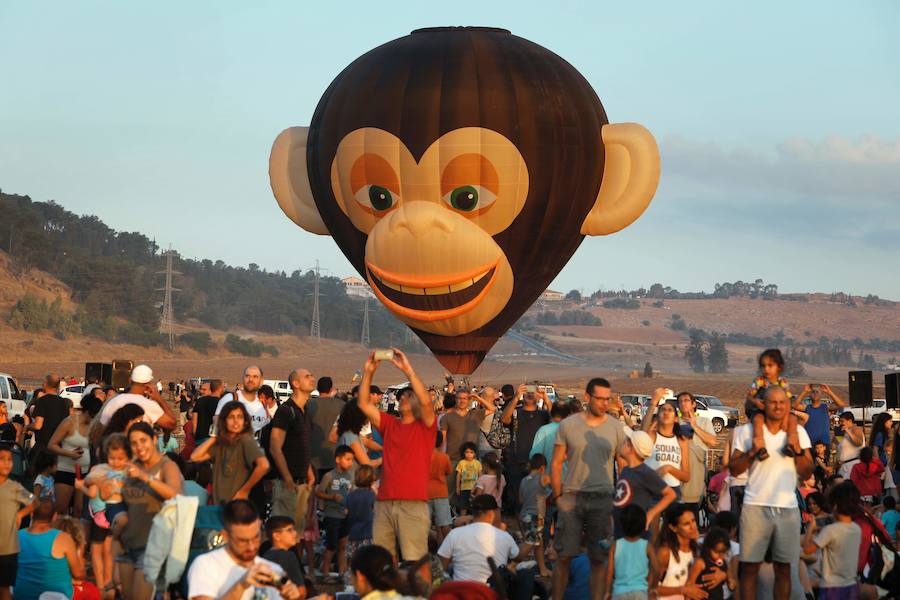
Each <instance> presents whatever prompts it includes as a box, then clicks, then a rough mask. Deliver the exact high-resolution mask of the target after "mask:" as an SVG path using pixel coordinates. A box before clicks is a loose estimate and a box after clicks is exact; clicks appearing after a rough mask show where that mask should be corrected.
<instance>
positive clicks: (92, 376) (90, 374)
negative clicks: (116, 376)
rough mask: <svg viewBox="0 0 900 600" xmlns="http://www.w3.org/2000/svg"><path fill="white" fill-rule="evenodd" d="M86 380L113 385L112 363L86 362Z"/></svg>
mask: <svg viewBox="0 0 900 600" xmlns="http://www.w3.org/2000/svg"><path fill="white" fill-rule="evenodd" d="M84 380H85V381H96V382H97V383H100V384H102V385H112V365H111V364H109V363H84Z"/></svg>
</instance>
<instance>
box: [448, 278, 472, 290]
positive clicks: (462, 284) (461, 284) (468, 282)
mask: <svg viewBox="0 0 900 600" xmlns="http://www.w3.org/2000/svg"><path fill="white" fill-rule="evenodd" d="M474 284H475V280H474V279H466V280H465V281H460V282H459V283H454V284H453V285H451V286H450V288H449V289H450V291H451V292H458V291H460V290H464V289H466V288H467V287H469V286H470V285H474Z"/></svg>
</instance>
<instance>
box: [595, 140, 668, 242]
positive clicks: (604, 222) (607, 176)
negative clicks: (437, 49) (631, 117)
mask: <svg viewBox="0 0 900 600" xmlns="http://www.w3.org/2000/svg"><path fill="white" fill-rule="evenodd" d="M600 136H601V138H602V139H603V145H604V146H605V150H606V161H605V162H604V165H603V181H602V182H601V183H600V191H599V192H598V193H597V200H596V201H595V202H594V207H593V208H592V209H591V212H589V213H588V215H587V217H585V219H584V223H582V224H581V233H582V235H608V234H610V233H615V232H617V231H619V230H620V229H624V228H626V227H628V226H629V225H631V224H632V223H633V222H634V221H635V219H637V218H638V217H639V216H641V213H643V212H644V210H645V209H646V208H647V206H648V205H649V204H650V200H652V199H653V194H655V193H656V186H657V185H658V184H659V148H657V146H656V140H654V139H653V135H652V134H651V133H650V132H649V131H647V130H646V129H645V128H644V127H642V126H641V125H638V124H637V123H616V124H611V125H604V126H603V128H602V129H601V130H600Z"/></svg>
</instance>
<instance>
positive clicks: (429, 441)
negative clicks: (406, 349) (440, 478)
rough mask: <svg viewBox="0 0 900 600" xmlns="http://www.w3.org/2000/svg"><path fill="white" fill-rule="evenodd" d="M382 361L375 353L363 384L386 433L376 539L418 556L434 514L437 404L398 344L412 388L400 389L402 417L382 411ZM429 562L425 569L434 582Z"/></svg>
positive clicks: (369, 412)
mask: <svg viewBox="0 0 900 600" xmlns="http://www.w3.org/2000/svg"><path fill="white" fill-rule="evenodd" d="M379 362H380V361H379V360H376V359H375V354H374V353H373V354H372V355H371V356H369V359H368V360H367V361H366V364H365V366H364V367H363V377H362V382H360V384H359V398H358V400H357V405H358V406H359V409H360V410H361V411H362V412H363V413H364V414H365V415H366V417H368V418H369V421H370V422H371V423H372V427H373V428H374V429H376V430H378V431H379V432H380V433H381V435H382V436H383V437H384V458H383V462H382V463H381V466H382V476H381V485H380V486H379V488H378V499H377V500H376V502H375V517H374V521H373V524H372V541H373V542H374V543H375V544H377V545H379V546H383V547H385V548H387V550H388V551H390V553H391V554H393V555H394V556H395V557H397V555H398V553H397V543H398V542H399V544H400V548H399V550H400V555H401V556H402V558H403V560H405V561H417V560H419V559H420V558H422V557H423V556H425V554H427V553H428V532H429V530H430V529H431V517H430V515H429V513H428V480H429V469H430V466H431V451H432V449H433V448H434V445H435V439H436V437H437V419H436V418H435V415H434V405H433V404H432V403H431V398H430V396H429V395H428V391H427V390H426V389H425V386H424V385H422V381H421V380H420V379H419V377H418V376H417V375H416V373H415V371H413V368H412V366H411V365H410V364H409V360H407V358H406V355H405V354H403V353H402V352H400V351H399V350H397V349H396V348H394V349H393V357H392V358H391V359H390V362H391V363H392V364H393V365H394V366H395V367H397V368H398V369H400V371H401V372H402V373H403V374H404V375H405V376H406V378H407V381H409V385H410V387H408V388H404V389H402V390H400V392H399V393H398V394H397V399H398V401H399V404H398V409H399V412H400V416H399V417H395V416H393V415H389V414H388V413H386V412H382V411H380V410H378V408H376V407H375V406H373V405H372V402H371V401H370V400H369V390H370V387H369V386H370V385H371V384H372V376H373V375H374V374H375V371H376V370H377V369H378V364H379ZM429 566H430V565H429V564H428V563H425V565H423V569H422V570H420V571H419V572H420V574H422V576H423V577H425V578H426V581H429V582H430V581H431V571H430V568H429Z"/></svg>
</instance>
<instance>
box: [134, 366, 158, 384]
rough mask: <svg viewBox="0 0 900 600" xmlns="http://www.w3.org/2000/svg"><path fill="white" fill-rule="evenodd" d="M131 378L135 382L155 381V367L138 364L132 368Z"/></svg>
mask: <svg viewBox="0 0 900 600" xmlns="http://www.w3.org/2000/svg"><path fill="white" fill-rule="evenodd" d="M131 380H132V381H133V382H135V383H150V382H151V381H153V369H151V368H150V367H148V366H147V365H138V366H136V367H135V368H134V369H132V370H131Z"/></svg>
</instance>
